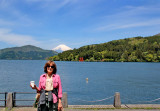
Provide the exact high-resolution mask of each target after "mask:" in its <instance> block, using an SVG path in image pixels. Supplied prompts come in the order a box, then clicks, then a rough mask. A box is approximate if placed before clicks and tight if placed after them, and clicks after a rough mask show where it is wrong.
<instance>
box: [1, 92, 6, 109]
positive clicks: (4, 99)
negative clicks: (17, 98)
mask: <svg viewBox="0 0 160 111" xmlns="http://www.w3.org/2000/svg"><path fill="white" fill-rule="evenodd" d="M0 94H4V95H5V97H4V99H0V101H4V106H1V105H0V107H6V101H7V92H0Z"/></svg>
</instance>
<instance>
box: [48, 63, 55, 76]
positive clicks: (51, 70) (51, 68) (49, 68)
mask: <svg viewBox="0 0 160 111" xmlns="http://www.w3.org/2000/svg"><path fill="white" fill-rule="evenodd" d="M53 70H54V66H53V64H52V63H51V64H50V65H49V66H48V67H47V73H49V74H52V72H53Z"/></svg>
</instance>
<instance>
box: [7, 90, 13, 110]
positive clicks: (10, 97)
mask: <svg viewBox="0 0 160 111" xmlns="http://www.w3.org/2000/svg"><path fill="white" fill-rule="evenodd" d="M6 107H7V108H8V109H9V110H11V109H12V108H13V93H11V92H10V93H8V94H7V102H6Z"/></svg>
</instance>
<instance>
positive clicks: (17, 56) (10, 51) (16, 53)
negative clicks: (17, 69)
mask: <svg viewBox="0 0 160 111" xmlns="http://www.w3.org/2000/svg"><path fill="white" fill-rule="evenodd" d="M57 54H58V53H57V52H55V51H52V50H44V49H42V48H39V47H36V46H32V45H26V46H22V47H12V48H5V49H1V50H0V59H9V60H12V59H13V60H44V59H46V58H48V57H50V56H54V55H57Z"/></svg>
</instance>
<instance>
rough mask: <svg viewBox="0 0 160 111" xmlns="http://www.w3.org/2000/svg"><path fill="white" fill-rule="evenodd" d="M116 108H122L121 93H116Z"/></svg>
mask: <svg viewBox="0 0 160 111" xmlns="http://www.w3.org/2000/svg"><path fill="white" fill-rule="evenodd" d="M113 106H114V107H115V108H121V100H120V93H119V92H116V93H115V96H114V104H113Z"/></svg>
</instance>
